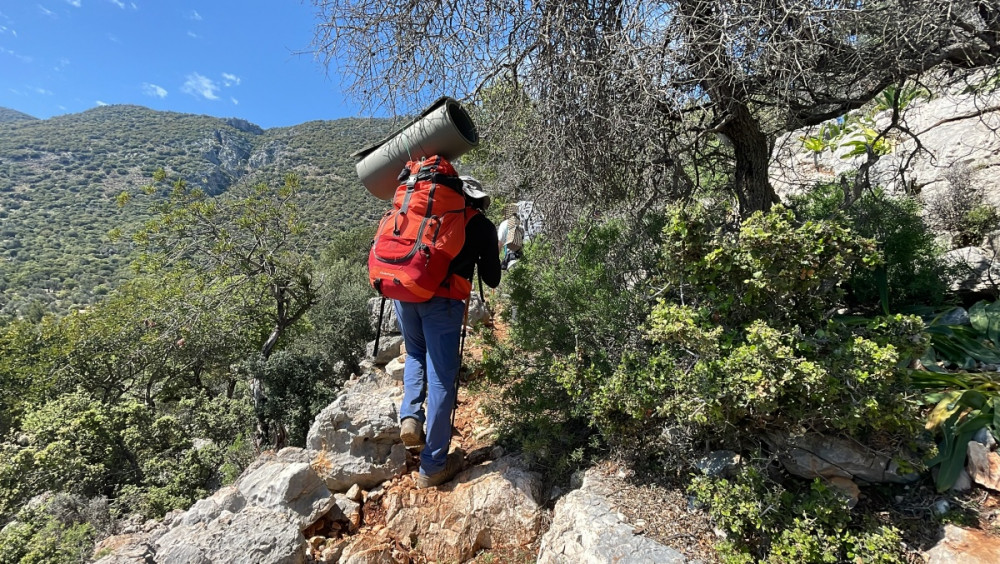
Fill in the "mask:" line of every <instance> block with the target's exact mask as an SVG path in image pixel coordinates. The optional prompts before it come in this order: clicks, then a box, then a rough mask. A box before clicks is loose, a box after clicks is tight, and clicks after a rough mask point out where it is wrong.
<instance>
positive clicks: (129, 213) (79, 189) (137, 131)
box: [0, 106, 390, 318]
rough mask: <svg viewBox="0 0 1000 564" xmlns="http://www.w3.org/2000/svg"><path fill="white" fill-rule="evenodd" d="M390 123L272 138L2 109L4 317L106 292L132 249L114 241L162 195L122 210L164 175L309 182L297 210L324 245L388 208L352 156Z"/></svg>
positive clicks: (241, 128) (0, 300)
mask: <svg viewBox="0 0 1000 564" xmlns="http://www.w3.org/2000/svg"><path fill="white" fill-rule="evenodd" d="M389 125H390V124H389V122H388V121H382V120H364V119H344V120H337V121H315V122H309V123H305V124H301V125H297V126H293V127H286V128H275V129H270V130H267V131H265V130H263V129H261V128H260V127H258V126H256V125H254V124H251V123H249V122H247V121H245V120H241V119H235V118H231V119H218V118H213V117H209V116H199V115H189V114H179V113H173V112H158V111H154V110H150V109H147V108H143V107H139V106H103V107H98V108H95V109H92V110H88V111H86V112H83V113H80V114H71V115H65V116H60V117H55V118H52V119H47V120H37V119H34V118H32V117H31V116H28V115H26V114H22V113H20V112H17V111H14V110H9V109H5V108H0V220H2V221H0V261H2V262H0V264H2V268H0V315H3V316H8V317H9V316H14V315H18V314H20V315H31V316H34V317H36V318H37V317H38V316H40V315H41V313H42V312H44V311H46V310H52V311H62V312H65V311H68V310H70V309H73V308H75V307H77V306H80V305H84V304H88V303H92V302H93V301H94V299H95V297H97V296H101V295H104V294H106V293H107V292H108V291H109V289H110V288H112V287H114V286H115V284H116V282H117V281H119V280H120V279H121V278H122V277H123V276H124V275H125V273H126V268H125V267H126V266H127V265H128V263H129V261H130V252H131V249H130V248H129V246H127V245H121V244H117V245H116V244H111V242H110V241H109V239H108V238H107V233H108V232H109V231H110V230H111V229H113V228H116V227H123V226H125V227H127V226H134V225H137V222H139V221H141V220H143V219H146V218H148V217H149V209H148V206H149V205H150V204H151V203H154V202H155V201H156V198H147V199H137V200H136V201H135V202H134V204H132V205H129V206H125V207H123V208H119V206H118V205H116V199H117V197H118V196H119V194H121V193H122V192H129V193H132V194H136V193H138V192H139V191H140V188H141V187H142V186H144V185H147V184H149V183H150V182H151V179H152V174H153V172H154V171H155V170H157V169H159V168H162V169H164V170H165V171H166V173H167V176H168V178H170V179H177V178H183V179H184V180H185V181H186V182H187V183H188V185H189V186H191V187H195V188H201V189H202V190H204V191H205V192H206V193H208V194H209V195H211V196H219V195H222V194H225V193H226V192H227V191H229V190H230V189H231V188H232V187H233V186H234V185H235V184H237V183H240V182H249V183H256V182H262V181H263V182H269V181H270V182H273V181H276V180H278V179H280V177H281V176H283V175H284V174H286V173H295V174H297V175H298V177H299V179H300V181H301V189H300V190H299V191H298V192H297V196H296V198H297V200H298V201H297V202H296V204H297V205H298V207H299V209H300V210H301V212H302V220H303V222H304V224H306V225H308V229H309V230H310V232H311V235H312V236H313V238H314V241H315V243H316V248H317V249H318V248H319V247H321V246H322V245H323V242H324V241H326V240H328V239H329V237H330V236H331V235H332V234H333V233H336V232H339V231H343V230H345V229H347V228H350V227H352V226H356V225H358V224H359V223H361V222H363V221H365V220H368V219H371V218H373V217H374V216H375V215H377V214H378V213H379V210H380V209H381V205H380V203H379V202H377V201H376V200H374V199H373V198H371V197H370V196H369V195H368V194H367V192H365V191H364V190H362V189H360V188H359V186H358V184H357V183H356V181H355V176H354V166H353V161H352V159H350V157H349V155H350V153H351V152H352V151H353V150H355V149H357V148H358V147H361V146H364V145H365V144H367V143H370V142H371V141H373V140H375V139H377V138H380V137H381V136H382V135H383V134H384V133H385V132H386V131H387V130H388V128H389Z"/></svg>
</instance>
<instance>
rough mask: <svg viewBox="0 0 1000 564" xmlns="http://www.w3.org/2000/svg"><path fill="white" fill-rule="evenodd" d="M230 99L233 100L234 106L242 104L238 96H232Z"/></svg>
mask: <svg viewBox="0 0 1000 564" xmlns="http://www.w3.org/2000/svg"><path fill="white" fill-rule="evenodd" d="M229 99H230V100H232V101H233V105H234V106H239V105H240V101H239V100H237V99H236V98H233V97H232V96H230V97H229Z"/></svg>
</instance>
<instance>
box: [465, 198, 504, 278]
mask: <svg viewBox="0 0 1000 564" xmlns="http://www.w3.org/2000/svg"><path fill="white" fill-rule="evenodd" d="M469 224H470V225H472V224H475V225H474V227H473V228H474V229H475V230H476V231H475V232H474V233H473V237H475V240H476V241H479V242H480V244H479V256H478V257H477V258H476V264H477V265H478V266H479V275H480V276H481V277H482V278H483V282H485V283H486V285H487V286H489V287H490V288H496V287H497V286H499V285H500V242H499V240H498V239H497V228H496V226H495V225H493V222H492V221H490V220H489V218H487V217H486V216H485V215H483V214H481V213H477V214H476V217H474V218H472V219H471V220H469ZM466 236H468V233H467V234H466Z"/></svg>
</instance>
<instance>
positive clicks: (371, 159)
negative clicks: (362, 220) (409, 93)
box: [351, 96, 479, 200]
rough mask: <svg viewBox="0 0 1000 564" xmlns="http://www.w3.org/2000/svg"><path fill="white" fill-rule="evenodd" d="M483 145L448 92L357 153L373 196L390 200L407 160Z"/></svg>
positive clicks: (359, 169) (447, 154)
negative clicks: (403, 123) (399, 126)
mask: <svg viewBox="0 0 1000 564" xmlns="http://www.w3.org/2000/svg"><path fill="white" fill-rule="evenodd" d="M477 145H479V133H478V132H477V131H476V124H474V123H473V122H472V118H470V117H469V114H468V113H467V112H466V111H465V109H464V108H462V105H461V104H459V103H458V101H457V100H455V99H453V98H449V97H447V96H445V97H442V98H440V99H438V100H437V101H436V102H434V103H433V104H431V105H430V106H429V107H428V108H427V109H426V110H424V112H423V113H422V114H420V116H418V117H417V118H416V119H415V120H413V121H411V122H410V123H408V124H406V125H404V126H403V127H402V128H401V129H399V130H398V131H396V132H395V133H393V134H391V135H389V136H388V137H386V138H385V139H383V140H381V141H379V142H378V143H376V144H374V145H372V146H370V147H366V148H364V149H362V150H360V151H358V152H356V153H354V154H353V155H351V156H352V157H357V158H358V162H357V164H355V170H356V171H357V173H358V178H359V179H361V183H362V184H364V185H365V188H367V189H368V191H369V192H371V193H372V195H373V196H375V197H376V198H378V199H380V200H390V199H392V196H393V194H394V193H395V192H396V187H397V186H399V171H401V170H403V167H404V166H405V165H406V162H407V161H409V160H413V159H419V158H422V157H429V156H431V155H441V156H442V157H444V158H446V159H448V160H455V159H457V158H458V157H460V156H462V155H464V154H465V153H468V152H469V151H470V150H472V149H473V148H475V147H476V146H477Z"/></svg>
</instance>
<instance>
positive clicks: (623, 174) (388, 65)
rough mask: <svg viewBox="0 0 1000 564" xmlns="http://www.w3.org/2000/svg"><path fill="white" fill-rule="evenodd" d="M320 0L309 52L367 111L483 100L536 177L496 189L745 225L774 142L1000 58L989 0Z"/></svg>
mask: <svg viewBox="0 0 1000 564" xmlns="http://www.w3.org/2000/svg"><path fill="white" fill-rule="evenodd" d="M313 4H314V6H315V7H316V8H317V15H318V17H319V24H318V25H317V27H316V33H315V38H314V47H315V50H316V53H317V54H318V55H319V56H321V57H323V58H324V60H325V62H326V63H327V65H328V67H335V68H336V70H337V71H338V72H342V73H343V74H344V75H345V76H346V79H347V81H348V82H349V84H350V85H351V87H352V89H353V90H352V91H353V94H354V95H355V96H356V97H357V98H358V99H359V100H361V101H362V102H363V103H364V104H366V105H367V106H369V107H370V108H382V109H384V110H386V111H389V112H391V113H397V114H406V113H412V112H413V111H414V110H415V109H416V108H418V107H420V106H421V105H423V104H426V103H427V102H428V101H429V100H430V99H431V98H432V97H433V96H437V95H441V94H448V95H457V96H458V97H461V98H463V99H466V100H468V101H473V102H477V101H482V100H483V99H484V98H489V99H490V102H491V103H493V104H495V106H494V107H492V108H490V112H489V116H490V119H489V120H488V121H487V122H484V123H480V126H481V127H482V128H483V130H484V135H485V136H488V137H490V138H491V141H493V142H494V144H495V146H497V147H500V149H498V150H499V152H500V156H501V157H503V160H507V161H510V162H516V163H517V164H518V165H519V166H520V167H521V168H522V169H526V171H527V172H526V173H525V174H521V175H517V174H512V175H501V177H500V179H501V181H502V182H507V184H508V186H507V187H508V188H509V187H511V186H509V184H511V183H520V184H522V185H533V186H536V187H538V188H539V190H538V191H537V195H536V197H537V198H539V199H543V200H545V199H546V198H545V196H546V195H551V196H554V197H552V198H547V200H548V202H549V203H550V204H551V202H561V203H564V204H566V205H570V206H574V205H587V206H592V207H593V208H594V209H595V210H596V211H602V210H607V209H609V208H611V207H614V206H618V205H620V204H625V206H626V208H628V209H633V210H636V211H640V212H641V211H642V210H644V209H645V208H646V207H648V206H649V205H650V203H651V202H656V201H660V200H662V199H663V198H664V197H675V198H676V197H683V196H685V195H688V194H690V193H691V192H692V191H693V190H696V189H699V188H704V187H707V186H712V185H713V184H714V185H717V186H719V187H722V188H725V189H727V190H728V191H729V192H730V193H731V194H732V195H733V196H734V197H735V199H736V202H737V204H738V209H739V212H740V214H741V215H743V216H746V215H747V214H749V213H751V212H753V211H756V210H765V209H768V208H770V206H771V205H772V204H773V203H774V202H776V201H777V196H776V194H775V192H774V189H773V187H772V186H771V184H770V182H769V180H768V175H767V171H768V161H769V159H770V155H771V149H772V145H773V143H774V140H775V139H776V138H777V136H778V135H780V134H781V133H783V132H786V131H789V130H793V129H796V128H800V127H803V126H807V125H813V124H818V123H820V122H822V121H824V120H827V119H830V118H832V117H837V116H840V115H843V114H844V113H845V112H847V111H850V110H852V109H855V108H858V107H860V106H862V105H863V104H865V103H866V102H868V101H870V100H872V99H873V98H874V97H875V96H877V95H878V94H879V93H880V92H882V91H883V90H884V89H885V88H886V87H888V86H890V85H894V84H901V83H903V82H905V81H906V80H907V79H909V78H912V77H917V76H920V75H921V74H922V73H926V72H928V71H931V70H934V69H946V70H947V72H948V73H949V76H951V77H961V76H963V75H964V74H966V73H969V72H970V71H973V70H975V69H977V68H982V67H986V66H990V65H995V64H996V62H997V60H998V57H1000V8H998V6H997V5H996V3H994V2H990V1H984V0H955V1H940V0H872V1H866V0H753V1H736V0H637V1H634V2H623V1H622V0H588V1H586V2H566V1H561V0H553V1H547V2H506V1H501V0H435V1H434V2H429V1H424V0H313ZM498 92H499V93H501V95H499V96H498V95H497V93H498ZM525 107H527V108H528V111H527V112H526V111H525ZM526 116H527V117H526Z"/></svg>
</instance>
